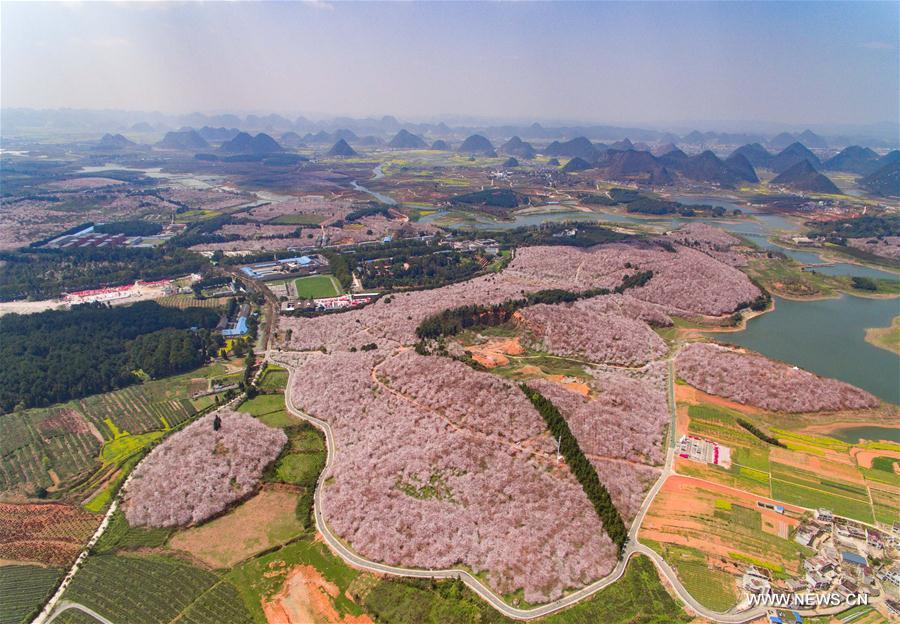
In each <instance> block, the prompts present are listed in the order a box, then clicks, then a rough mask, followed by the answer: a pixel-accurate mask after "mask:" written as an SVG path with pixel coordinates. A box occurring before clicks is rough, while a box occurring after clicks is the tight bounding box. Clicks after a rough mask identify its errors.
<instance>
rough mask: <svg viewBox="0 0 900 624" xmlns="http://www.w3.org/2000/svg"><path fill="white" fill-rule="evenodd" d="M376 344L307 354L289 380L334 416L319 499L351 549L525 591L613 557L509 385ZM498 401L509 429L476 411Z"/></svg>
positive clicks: (561, 582)
mask: <svg viewBox="0 0 900 624" xmlns="http://www.w3.org/2000/svg"><path fill="white" fill-rule="evenodd" d="M380 358H385V354H383V353H382V354H379V353H378V352H368V353H349V352H340V353H334V354H330V355H319V354H310V355H308V356H307V357H306V359H305V361H303V362H302V363H300V364H299V365H298V367H297V369H296V370H295V372H294V375H293V376H292V379H293V384H292V387H291V389H290V391H291V393H292V399H293V402H294V404H295V406H296V407H298V408H301V409H304V410H306V411H307V412H308V413H310V414H311V415H314V416H317V417H319V418H322V419H323V420H326V421H327V422H329V423H330V425H331V427H332V430H333V433H334V438H335V447H336V453H335V456H334V461H333V463H332V465H331V467H330V468H329V469H327V472H326V474H325V481H324V485H323V491H322V506H323V507H322V511H323V513H324V515H325V517H326V519H327V522H328V524H329V526H330V527H331V528H332V529H333V530H334V531H335V532H336V533H337V534H338V535H340V536H341V537H342V538H343V539H345V540H347V541H348V542H349V543H350V545H351V546H352V547H353V549H354V550H356V551H357V552H359V553H360V554H361V555H363V556H365V557H367V558H370V559H374V560H377V561H383V562H385V563H389V564H394V565H404V566H412V567H420V568H446V567H451V566H454V565H459V564H462V565H466V566H468V567H471V568H472V569H473V570H475V571H476V572H478V573H482V572H483V573H485V574H486V575H487V578H488V580H489V582H490V584H491V585H492V586H493V587H494V588H495V589H497V590H498V591H500V592H503V593H507V592H513V591H516V590H519V589H522V590H524V597H525V599H526V600H528V601H533V602H541V601H546V600H551V599H554V598H557V597H559V596H560V595H561V594H562V592H563V591H564V590H565V589H566V588H570V587H578V586H583V585H585V584H587V583H589V582H591V581H592V580H595V579H597V578H600V577H602V576H605V575H606V574H608V573H609V572H610V571H611V570H612V568H613V567H614V566H615V562H616V548H615V546H614V545H613V544H612V542H611V541H610V539H609V538H608V537H607V535H606V533H605V531H604V530H603V527H602V524H601V523H600V520H599V518H598V517H597V514H596V513H595V511H594V510H593V508H592V507H591V505H590V503H589V502H588V500H587V497H586V496H585V495H584V492H583V490H582V489H581V486H580V485H579V484H578V482H577V481H576V480H575V478H574V477H573V476H572V475H571V473H570V472H569V471H568V469H567V468H566V466H565V464H558V463H557V461H556V457H555V454H554V453H553V446H552V441H551V440H550V439H549V434H547V433H546V430H545V429H544V428H543V426H542V421H541V417H540V416H539V415H538V414H537V412H536V411H535V410H534V408H533V407H531V406H530V405H529V404H528V403H527V401H525V402H523V401H522V400H521V398H520V397H522V396H523V395H521V393H519V394H518V395H516V392H518V390H517V389H516V388H514V387H513V386H512V385H511V384H509V383H508V382H504V381H503V380H500V379H497V378H492V377H491V376H490V375H489V374H488V373H479V372H476V371H474V370H472V369H471V368H468V367H466V366H463V365H459V364H458V363H455V362H453V361H452V360H449V359H446V358H438V357H427V356H419V355H415V354H413V353H412V352H410V351H407V352H404V353H401V354H399V355H396V356H389V357H387V358H386V359H380ZM395 360H396V361H395ZM407 380H408V381H407ZM507 403H509V405H506V404H507ZM494 413H496V414H498V417H497V421H498V423H499V424H502V426H503V427H505V428H506V431H500V430H499V428H498V427H496V426H495V425H494V424H492V423H491V422H489V420H488V419H487V418H486V417H485V414H487V415H491V414H494ZM528 438H534V439H528Z"/></svg>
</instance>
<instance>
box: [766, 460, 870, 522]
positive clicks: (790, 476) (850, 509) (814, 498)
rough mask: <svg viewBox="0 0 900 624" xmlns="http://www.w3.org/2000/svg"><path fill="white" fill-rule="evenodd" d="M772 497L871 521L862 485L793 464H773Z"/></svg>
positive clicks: (864, 489) (867, 499)
mask: <svg viewBox="0 0 900 624" xmlns="http://www.w3.org/2000/svg"><path fill="white" fill-rule="evenodd" d="M772 497H773V498H776V499H778V500H780V501H784V502H786V503H793V504H795V505H801V506H803V507H809V508H811V509H816V508H818V507H826V508H828V509H831V510H832V511H833V512H834V513H836V514H839V515H841V516H846V517H848V518H855V519H856V520H862V521H863V522H868V523H871V522H873V518H872V507H871V505H870V504H869V498H868V494H867V492H866V488H865V486H864V485H854V484H851V483H846V482H841V481H836V480H832V479H825V478H822V477H819V476H818V475H816V474H814V473H811V472H807V471H804V470H800V469H798V468H796V467H794V466H784V465H782V464H776V463H773V464H772Z"/></svg>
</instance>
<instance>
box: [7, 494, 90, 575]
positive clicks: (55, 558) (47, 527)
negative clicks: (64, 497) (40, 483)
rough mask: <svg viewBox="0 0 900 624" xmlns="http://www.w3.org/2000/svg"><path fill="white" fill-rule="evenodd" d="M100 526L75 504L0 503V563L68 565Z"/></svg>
mask: <svg viewBox="0 0 900 624" xmlns="http://www.w3.org/2000/svg"><path fill="white" fill-rule="evenodd" d="M98 524H99V520H98V519H97V517H96V516H94V515H93V514H90V513H87V512H85V511H83V510H81V509H80V508H78V507H75V506H74V505H64V504H61V503H33V504H8V503H0V560H4V561H24V562H29V563H39V564H43V565H52V566H65V565H69V564H71V563H72V561H74V559H75V557H77V556H78V553H79V552H81V548H82V546H83V545H84V543H85V542H87V540H88V538H90V536H91V535H92V534H93V532H94V530H95V529H96V528H97V525H98Z"/></svg>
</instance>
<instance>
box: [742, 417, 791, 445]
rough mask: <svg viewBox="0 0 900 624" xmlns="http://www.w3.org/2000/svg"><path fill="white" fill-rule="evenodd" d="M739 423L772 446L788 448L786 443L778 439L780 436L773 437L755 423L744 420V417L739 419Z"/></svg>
mask: <svg viewBox="0 0 900 624" xmlns="http://www.w3.org/2000/svg"><path fill="white" fill-rule="evenodd" d="M737 424H739V425H740V426H741V427H743V428H744V429H746V430H747V431H749V432H750V433H752V434H753V435H755V436H756V437H757V438H759V439H760V440H762V441H763V442H765V443H766V444H771V445H772V446H780V447H781V448H787V447H786V446H785V445H784V444H782V443H781V442H779V441H778V438H773V437H772V436H770V435H769V434H767V433H765V432H764V431H762V430H761V429H760V428H759V427H757V426H756V425H754V424H753V423H751V422H748V421H746V420H744V419H743V418H738V419H737Z"/></svg>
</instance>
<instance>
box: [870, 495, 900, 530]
mask: <svg viewBox="0 0 900 624" xmlns="http://www.w3.org/2000/svg"><path fill="white" fill-rule="evenodd" d="M869 491H870V492H871V493H872V502H873V504H874V506H875V519H876V520H878V521H879V522H884V523H885V524H893V523H894V522H900V511H898V510H900V494H894V493H893V492H888V491H886V490H880V489H878V488H874V487H873V488H869Z"/></svg>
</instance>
